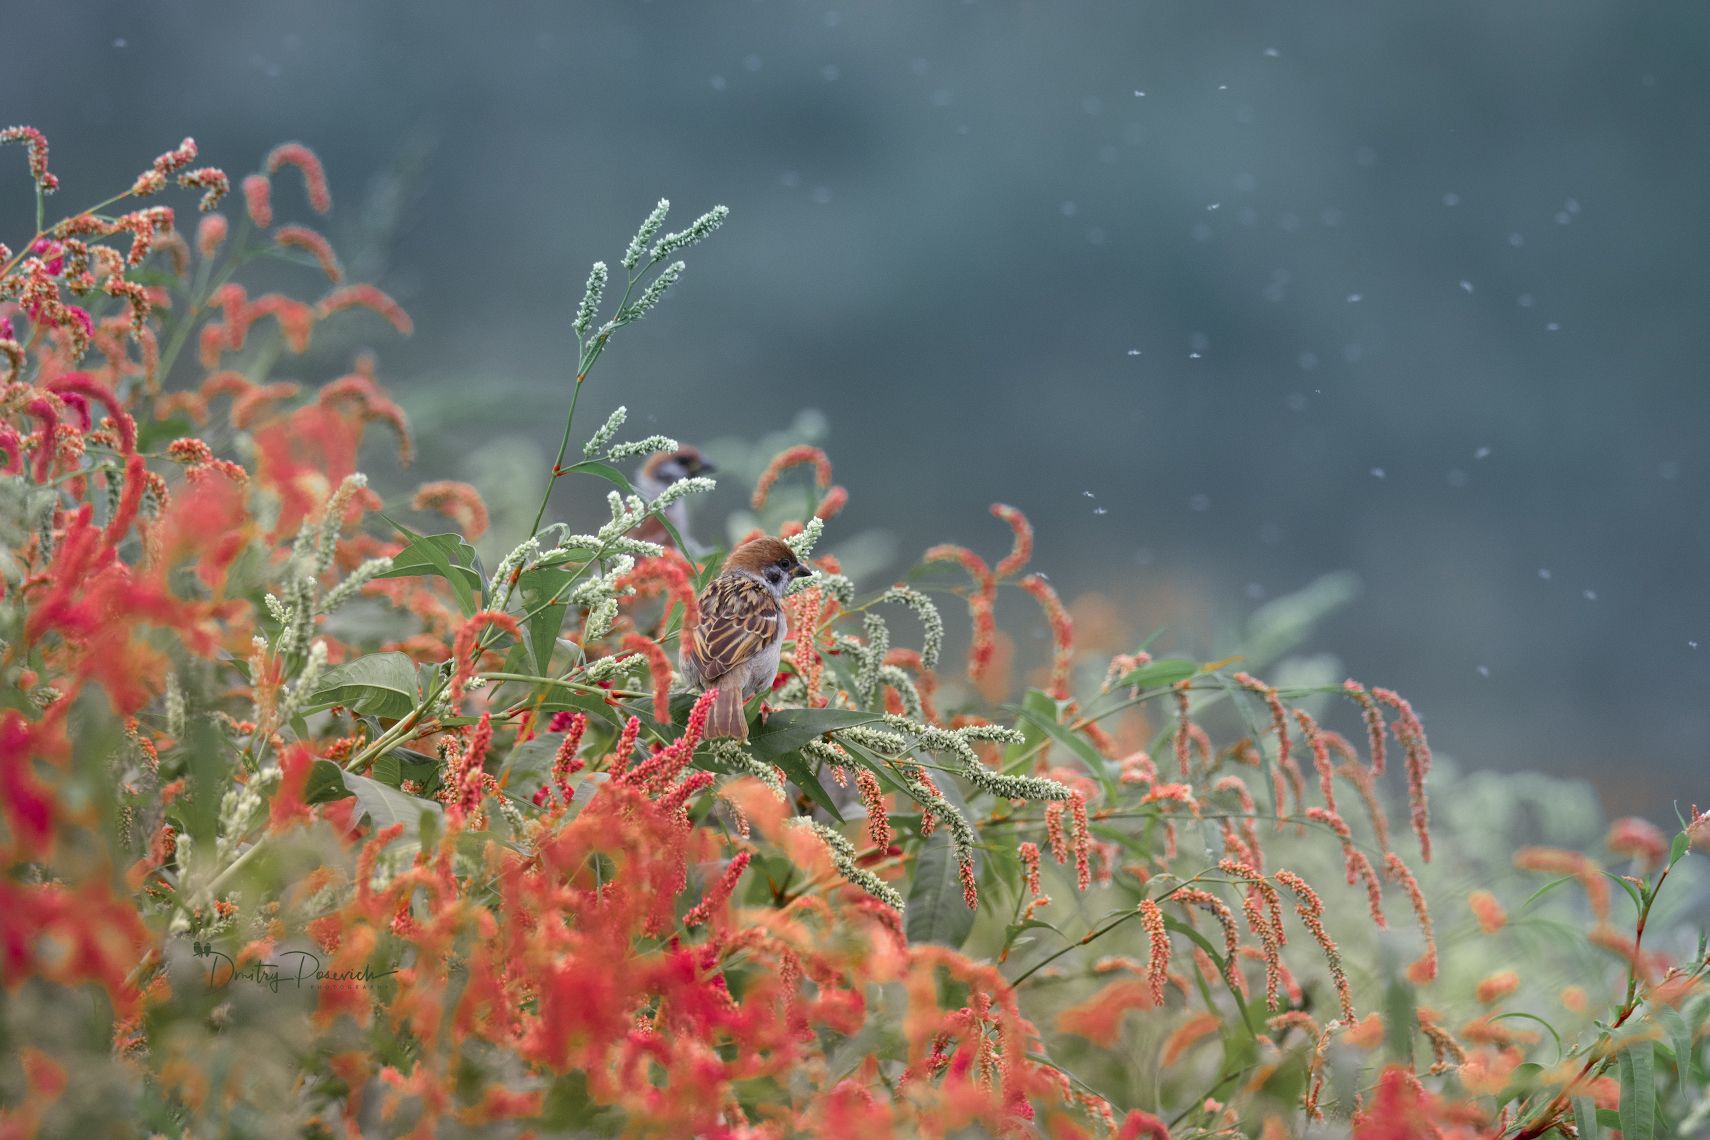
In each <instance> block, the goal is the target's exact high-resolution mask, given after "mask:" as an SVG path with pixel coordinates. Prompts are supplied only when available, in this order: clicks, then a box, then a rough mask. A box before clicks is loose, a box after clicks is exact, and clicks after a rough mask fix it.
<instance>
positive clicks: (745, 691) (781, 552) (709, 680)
mask: <svg viewBox="0 0 1710 1140" xmlns="http://www.w3.org/2000/svg"><path fill="white" fill-rule="evenodd" d="M812 573H813V571H812V570H810V569H808V568H807V567H806V566H803V565H802V564H801V563H800V562H799V561H797V559H796V556H795V554H794V553H793V552H792V551H791V550H790V548H789V547H788V546H785V545H784V544H783V543H782V542H780V541H779V540H778V539H775V538H757V539H755V540H754V541H753V542H745V543H743V544H742V545H741V546H739V547H737V548H736V549H735V550H733V551H731V552H730V557H729V558H727V559H725V561H724V569H723V570H722V571H721V572H720V573H719V576H718V577H717V578H714V579H713V580H712V581H711V582H710V583H709V584H708V585H707V588H706V589H705V590H702V591H701V597H700V608H701V620H700V624H699V625H697V626H696V627H695V629H694V632H693V634H692V635H690V636H687V637H685V638H684V640H683V643H682V647H681V649H680V650H679V651H678V654H677V665H678V668H679V669H680V670H681V671H682V673H683V676H684V678H685V679H686V680H687V681H688V682H689V684H690V685H692V686H693V687H695V688H697V689H711V688H714V687H717V689H718V699H717V700H715V701H714V702H713V707H712V712H711V713H710V714H709V715H708V716H707V729H706V735H707V736H708V737H715V736H732V737H735V738H736V739H737V740H747V739H748V720H747V718H746V717H744V716H743V715H742V706H743V704H744V703H745V702H746V701H747V700H748V698H750V697H752V696H753V695H754V694H755V693H759V692H765V691H767V690H769V689H771V687H772V682H773V681H774V680H775V679H776V678H777V676H778V651H779V649H780V648H781V647H782V646H783V644H784V635H785V634H786V633H787V632H788V630H787V628H786V626H787V623H786V622H785V621H784V590H785V589H787V588H788V587H789V584H790V581H791V579H794V578H806V577H808V576H810V575H811V574H812Z"/></svg>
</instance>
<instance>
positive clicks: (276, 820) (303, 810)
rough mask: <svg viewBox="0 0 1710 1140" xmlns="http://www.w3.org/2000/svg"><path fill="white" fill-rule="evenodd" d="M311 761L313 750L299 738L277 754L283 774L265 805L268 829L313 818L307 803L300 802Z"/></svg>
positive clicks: (304, 821) (274, 829)
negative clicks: (297, 741) (298, 740)
mask: <svg viewBox="0 0 1710 1140" xmlns="http://www.w3.org/2000/svg"><path fill="white" fill-rule="evenodd" d="M314 763H315V754H314V751H313V750H312V749H310V748H309V746H308V745H306V744H303V743H300V742H299V743H295V744H292V745H291V746H290V747H289V748H287V749H286V750H285V751H284V752H281V753H280V754H279V770H280V772H281V773H282V775H281V777H280V780H279V787H278V788H277V789H276V790H275V791H274V793H273V800H272V802H271V803H270V804H269V805H268V809H267V824H268V827H269V828H270V829H271V830H273V831H285V830H287V829H288V828H290V827H292V826H293V825H294V824H298V823H308V822H309V821H310V820H311V819H313V818H314V814H313V812H312V811H311V810H310V809H309V805H308V804H306V803H304V802H303V792H304V791H305V790H306V789H307V788H308V786H309V769H310V768H312V767H313V766H314Z"/></svg>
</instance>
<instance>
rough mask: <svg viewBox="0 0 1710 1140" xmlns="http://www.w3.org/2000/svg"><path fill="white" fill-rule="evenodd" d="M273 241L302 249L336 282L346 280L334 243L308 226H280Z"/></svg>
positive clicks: (284, 247)
mask: <svg viewBox="0 0 1710 1140" xmlns="http://www.w3.org/2000/svg"><path fill="white" fill-rule="evenodd" d="M273 242H274V244H275V245H278V246H280V247H281V248H283V249H300V250H302V251H304V252H305V253H307V254H308V255H309V256H311V257H313V258H314V259H315V260H316V261H317V262H318V263H319V264H320V267H321V272H322V273H325V274H326V275H327V279H328V280H329V281H331V282H333V283H334V284H337V283H338V282H340V281H342V280H344V267H343V266H341V265H339V263H338V255H337V254H335V253H334V252H333V247H332V243H331V242H329V241H327V239H326V238H324V237H322V236H321V235H320V234H319V233H316V232H315V231H314V230H312V229H310V228H309V227H308V226H298V225H290V226H280V227H279V228H278V229H276V230H274V231H273Z"/></svg>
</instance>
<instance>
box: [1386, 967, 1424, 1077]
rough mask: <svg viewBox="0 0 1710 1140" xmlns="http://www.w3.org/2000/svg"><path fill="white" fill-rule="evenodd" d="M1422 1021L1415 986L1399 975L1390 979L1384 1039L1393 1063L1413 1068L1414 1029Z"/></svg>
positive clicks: (1387, 983)
mask: <svg viewBox="0 0 1710 1140" xmlns="http://www.w3.org/2000/svg"><path fill="white" fill-rule="evenodd" d="M1418 1021H1419V1006H1418V1002H1417V1000H1416V995H1415V993H1414V990H1413V986H1412V985H1411V984H1409V983H1408V982H1407V980H1406V979H1405V978H1404V977H1401V976H1399V975H1397V976H1393V977H1391V978H1389V980H1388V981H1387V982H1385V983H1384V990H1383V1038H1384V1045H1385V1047H1386V1048H1387V1049H1388V1050H1389V1056H1390V1059H1391V1060H1394V1061H1398V1062H1400V1063H1401V1064H1403V1065H1406V1066H1407V1067H1408V1068H1409V1069H1411V1068H1412V1067H1413V1028H1414V1026H1415V1025H1416V1024H1418Z"/></svg>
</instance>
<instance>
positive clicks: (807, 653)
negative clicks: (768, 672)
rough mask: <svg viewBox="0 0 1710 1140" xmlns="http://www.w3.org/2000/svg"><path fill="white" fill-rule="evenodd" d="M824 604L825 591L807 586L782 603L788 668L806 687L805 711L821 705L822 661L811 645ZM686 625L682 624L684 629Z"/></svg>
mask: <svg viewBox="0 0 1710 1140" xmlns="http://www.w3.org/2000/svg"><path fill="white" fill-rule="evenodd" d="M824 604H825V591H824V590H821V589H820V588H819V587H818V586H810V587H809V588H808V589H806V590H803V591H802V592H801V593H799V594H792V595H791V596H790V597H788V598H785V599H784V612H785V613H786V614H787V615H788V620H789V628H790V635H791V638H792V641H793V652H792V653H791V655H790V664H791V666H792V667H794V669H795V671H796V676H798V677H800V678H801V679H802V684H803V685H805V686H806V689H807V691H806V693H805V695H804V697H803V702H802V703H803V704H805V705H806V706H807V707H808V708H810V709H811V708H819V707H821V706H822V705H824V704H825V698H824V697H823V696H822V695H821V694H820V681H821V679H822V678H823V677H824V675H825V658H824V656H823V655H822V654H821V653H820V651H819V648H818V646H816V645H815V641H816V639H817V637H818V635H819V622H820V612H821V609H822V607H823V606H824ZM687 625H688V622H687V621H685V622H684V626H685V627H687Z"/></svg>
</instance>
